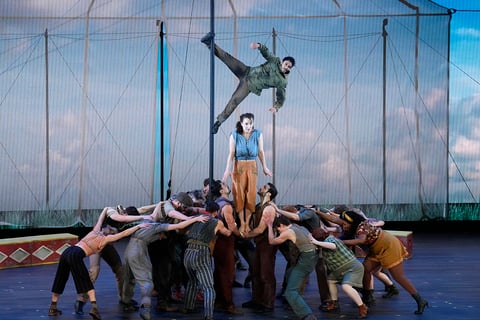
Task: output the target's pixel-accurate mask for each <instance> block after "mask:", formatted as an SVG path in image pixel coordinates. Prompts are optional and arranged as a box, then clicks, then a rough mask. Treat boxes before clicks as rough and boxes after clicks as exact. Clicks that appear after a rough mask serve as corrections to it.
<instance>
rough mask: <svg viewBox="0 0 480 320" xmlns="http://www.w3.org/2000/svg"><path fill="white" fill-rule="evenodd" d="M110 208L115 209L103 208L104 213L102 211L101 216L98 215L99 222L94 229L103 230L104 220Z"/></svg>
mask: <svg viewBox="0 0 480 320" xmlns="http://www.w3.org/2000/svg"><path fill="white" fill-rule="evenodd" d="M108 210H114V209H112V208H110V207H105V208H103V210H102V213H100V216H99V217H98V220H97V223H96V224H95V226H94V227H93V231H96V232H98V231H100V230H102V224H103V220H105V217H106V215H107V212H108Z"/></svg>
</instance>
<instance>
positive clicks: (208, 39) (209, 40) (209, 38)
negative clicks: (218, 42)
mask: <svg viewBox="0 0 480 320" xmlns="http://www.w3.org/2000/svg"><path fill="white" fill-rule="evenodd" d="M214 36H215V34H214V33H212V32H209V33H207V34H206V35H204V36H203V37H202V39H200V41H201V42H202V43H203V44H204V45H206V46H207V47H209V46H210V44H211V43H212V39H213V37H214Z"/></svg>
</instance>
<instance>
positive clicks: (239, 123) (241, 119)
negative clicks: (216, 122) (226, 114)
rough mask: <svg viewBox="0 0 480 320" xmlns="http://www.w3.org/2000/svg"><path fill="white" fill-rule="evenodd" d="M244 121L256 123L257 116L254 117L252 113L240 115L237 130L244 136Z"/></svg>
mask: <svg viewBox="0 0 480 320" xmlns="http://www.w3.org/2000/svg"><path fill="white" fill-rule="evenodd" d="M244 119H250V120H252V122H253V121H255V116H254V115H253V113H250V112H247V113H244V114H242V115H240V120H239V121H237V124H236V129H237V132H238V133H240V134H242V133H243V127H242V122H243V120H244Z"/></svg>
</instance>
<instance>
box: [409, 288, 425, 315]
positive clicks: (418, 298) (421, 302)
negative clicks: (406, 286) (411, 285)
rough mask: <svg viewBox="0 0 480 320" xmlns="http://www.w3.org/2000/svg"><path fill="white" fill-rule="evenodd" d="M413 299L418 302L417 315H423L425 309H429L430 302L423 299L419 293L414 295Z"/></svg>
mask: <svg viewBox="0 0 480 320" xmlns="http://www.w3.org/2000/svg"><path fill="white" fill-rule="evenodd" d="M412 297H413V299H415V301H416V302H417V310H415V314H422V313H423V310H424V309H425V307H428V301H427V300H425V299H423V298H422V296H421V295H420V294H419V293H418V292H417V293H415V294H412Z"/></svg>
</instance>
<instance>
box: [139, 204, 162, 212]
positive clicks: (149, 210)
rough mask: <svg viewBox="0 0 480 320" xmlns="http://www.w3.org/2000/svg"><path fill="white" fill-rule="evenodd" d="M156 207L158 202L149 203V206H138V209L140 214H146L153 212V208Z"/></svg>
mask: <svg viewBox="0 0 480 320" xmlns="http://www.w3.org/2000/svg"><path fill="white" fill-rule="evenodd" d="M156 207H157V205H156V204H150V205H147V206H143V207H140V208H137V210H138V212H139V213H140V214H145V213H147V212H152V211H153V210H155V208H156Z"/></svg>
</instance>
